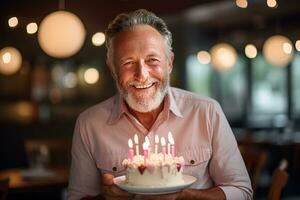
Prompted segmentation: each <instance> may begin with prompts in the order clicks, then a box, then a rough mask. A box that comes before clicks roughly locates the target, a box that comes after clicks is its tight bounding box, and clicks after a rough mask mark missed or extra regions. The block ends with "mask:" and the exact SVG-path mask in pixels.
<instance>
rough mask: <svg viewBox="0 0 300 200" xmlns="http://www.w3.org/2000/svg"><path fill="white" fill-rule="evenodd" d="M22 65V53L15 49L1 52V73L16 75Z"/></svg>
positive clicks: (8, 48) (9, 48)
mask: <svg viewBox="0 0 300 200" xmlns="http://www.w3.org/2000/svg"><path fill="white" fill-rule="evenodd" d="M21 64H22V56H21V53H20V52H19V51H18V50H17V49H16V48H14V47H5V48H3V49H1V50H0V73H1V74H4V75H11V74H14V73H16V72H17V71H18V70H19V69H20V68H21Z"/></svg>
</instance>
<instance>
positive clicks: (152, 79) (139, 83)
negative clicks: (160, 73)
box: [127, 78, 159, 86]
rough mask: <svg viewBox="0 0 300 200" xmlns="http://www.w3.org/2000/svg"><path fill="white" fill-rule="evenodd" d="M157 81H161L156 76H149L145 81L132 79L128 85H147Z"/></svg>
mask: <svg viewBox="0 0 300 200" xmlns="http://www.w3.org/2000/svg"><path fill="white" fill-rule="evenodd" d="M156 82H159V80H157V79H156V78H149V79H147V80H146V81H143V82H140V81H136V80H132V81H129V82H128V84H127V86H145V85H151V84H153V83H156Z"/></svg>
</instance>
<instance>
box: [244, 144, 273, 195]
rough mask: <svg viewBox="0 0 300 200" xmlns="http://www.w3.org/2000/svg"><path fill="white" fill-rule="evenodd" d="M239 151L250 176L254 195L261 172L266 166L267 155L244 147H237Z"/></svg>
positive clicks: (258, 150) (261, 151)
mask: <svg viewBox="0 0 300 200" xmlns="http://www.w3.org/2000/svg"><path fill="white" fill-rule="evenodd" d="M239 149H240V151H241V154H242V157H243V159H244V162H245V165H246V168H247V170H248V173H249V176H250V180H251V184H252V189H253V194H255V192H256V188H257V185H258V182H259V179H260V176H261V172H262V170H263V168H264V167H265V166H266V163H267V159H268V155H267V153H266V152H265V151H263V150H260V149H253V148H250V147H244V146H239Z"/></svg>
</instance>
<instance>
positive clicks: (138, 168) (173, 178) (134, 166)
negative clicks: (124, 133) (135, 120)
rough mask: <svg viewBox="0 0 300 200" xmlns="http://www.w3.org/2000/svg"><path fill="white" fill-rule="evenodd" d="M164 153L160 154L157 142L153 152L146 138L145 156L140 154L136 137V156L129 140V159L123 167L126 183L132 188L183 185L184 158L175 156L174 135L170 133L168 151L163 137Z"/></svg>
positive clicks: (144, 144)
mask: <svg viewBox="0 0 300 200" xmlns="http://www.w3.org/2000/svg"><path fill="white" fill-rule="evenodd" d="M161 139H162V146H161V149H162V152H160V153H158V152H157V149H158V146H157V143H158V140H159V139H158V136H156V138H155V141H156V145H155V151H154V152H151V148H150V146H151V145H150V142H149V139H148V138H147V137H146V138H145V142H144V143H143V149H144V152H143V155H140V154H139V150H138V139H137V136H135V143H136V155H134V152H133V145H132V140H131V139H129V141H128V146H129V152H128V155H129V157H128V158H126V159H124V160H123V162H122V165H123V166H124V167H125V169H126V175H125V177H126V180H125V181H126V183H127V184H128V185H132V186H156V187H157V186H173V185H178V184H183V183H184V180H183V176H182V171H183V167H184V163H185V162H184V158H183V157H182V156H180V157H177V156H175V145H174V139H173V137H172V134H171V133H169V141H171V143H169V144H168V150H166V142H165V139H164V138H163V137H162V138H161Z"/></svg>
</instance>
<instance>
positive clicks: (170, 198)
mask: <svg viewBox="0 0 300 200" xmlns="http://www.w3.org/2000/svg"><path fill="white" fill-rule="evenodd" d="M180 194H181V192H176V193H172V194H162V195H146V196H143V197H142V199H143V200H176V199H177V198H178V197H179V196H180Z"/></svg>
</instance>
